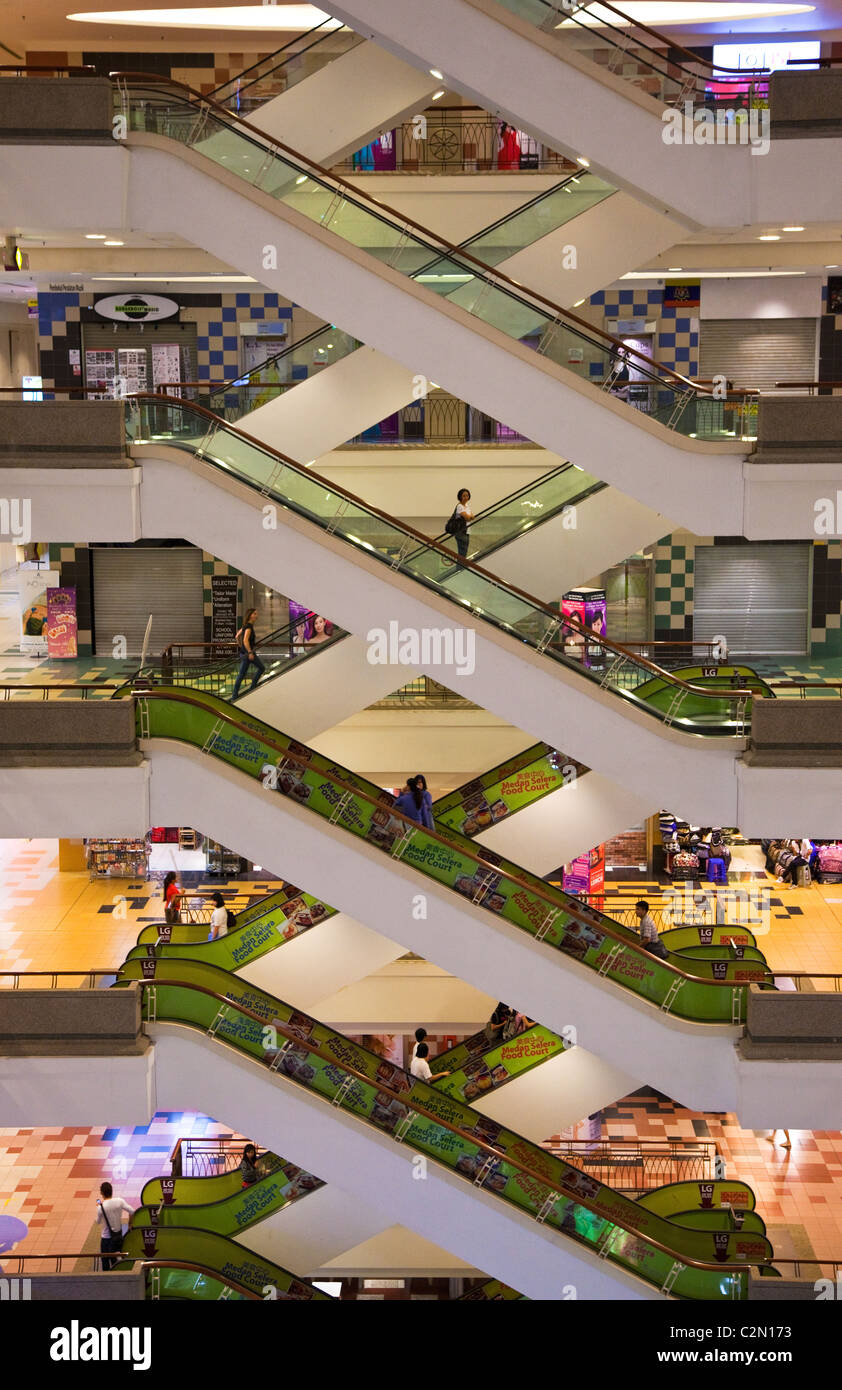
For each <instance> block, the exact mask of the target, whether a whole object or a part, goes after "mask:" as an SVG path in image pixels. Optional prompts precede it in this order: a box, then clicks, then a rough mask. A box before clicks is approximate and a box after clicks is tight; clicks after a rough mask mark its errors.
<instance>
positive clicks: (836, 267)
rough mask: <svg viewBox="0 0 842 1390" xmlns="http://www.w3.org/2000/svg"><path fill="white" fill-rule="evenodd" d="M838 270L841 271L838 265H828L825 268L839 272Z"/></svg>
mask: <svg viewBox="0 0 842 1390" xmlns="http://www.w3.org/2000/svg"><path fill="white" fill-rule="evenodd" d="M838 269H839V266H838V265H826V266H825V270H838Z"/></svg>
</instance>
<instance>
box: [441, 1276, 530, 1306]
mask: <svg viewBox="0 0 842 1390" xmlns="http://www.w3.org/2000/svg"><path fill="white" fill-rule="evenodd" d="M456 1301H457V1303H489V1302H494V1303H499V1302H506V1303H512V1302H520V1303H529V1301H530V1300H529V1299H528V1298H527V1297H526V1294H524V1293H518V1291H517V1289H512V1288H510V1287H509V1285H508V1284H501V1283H500V1280H499V1279H489V1281H488V1283H487V1284H477V1286H476V1288H473V1289H469V1290H468V1292H467V1293H462V1294H460V1295H459V1297H458V1299H457V1300H456Z"/></svg>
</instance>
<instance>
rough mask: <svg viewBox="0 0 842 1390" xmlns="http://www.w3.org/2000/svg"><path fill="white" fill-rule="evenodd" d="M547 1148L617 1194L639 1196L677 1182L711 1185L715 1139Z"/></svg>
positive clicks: (550, 1144) (583, 1142) (571, 1142)
mask: <svg viewBox="0 0 842 1390" xmlns="http://www.w3.org/2000/svg"><path fill="white" fill-rule="evenodd" d="M544 1147H545V1148H546V1149H547V1150H548V1151H549V1152H550V1153H554V1154H556V1155H557V1156H558V1157H559V1158H563V1159H564V1160H565V1161H566V1162H567V1163H572V1164H574V1165H575V1167H577V1168H581V1169H582V1170H583V1171H584V1172H586V1173H591V1174H592V1175H593V1176H594V1177H596V1178H598V1179H599V1181H600V1182H604V1183H606V1184H607V1185H608V1186H609V1187H614V1188H616V1189H617V1191H618V1192H626V1193H628V1194H629V1195H634V1196H639V1195H640V1194H641V1193H643V1192H650V1191H651V1190H652V1189H653V1188H656V1187H664V1186H666V1184H667V1183H674V1182H711V1181H712V1180H713V1179H714V1177H715V1176H716V1171H717V1169H716V1159H717V1156H718V1153H719V1148H718V1145H717V1143H716V1141H715V1140H714V1139H555V1140H548V1141H547V1143H546V1144H545V1145H544Z"/></svg>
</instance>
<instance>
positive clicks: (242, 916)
mask: <svg viewBox="0 0 842 1390" xmlns="http://www.w3.org/2000/svg"><path fill="white" fill-rule="evenodd" d="M285 886H286V885H285ZM284 901H285V899H284V889H283V888H280V889H278V890H277V891H276V892H274V893H267V895H266V897H265V898H259V899H258V900H257V902H254V903H252V904H251V905H250V906H249V907H246V908H244V909H243V911H242V912H238V913H237V914H236V917H237V927H236V930H238V931H239V929H240V928H241V927H247V926H249V925H250V924H251V923H252V922H254V921H257V919H258V918H259V917H263V916H264V915H265V914H266V913H267V912H271V911H272V909H273V908H274V907H276V906H277V905H278V903H282V902H284ZM208 930H209V928H208V924H207V923H206V922H174V923H173V924H172V926H171V925H170V924H169V923H168V922H153V923H151V924H150V925H149V926H146V927H143V928H142V929H141V931H140V932H138V937H137V943H136V944H137V945H138V946H147V945H154V944H156V943H158V942H160V941H162V939H163V938H166V944H168V945H183V944H184V943H185V942H194V941H196V942H201V941H207V939H208Z"/></svg>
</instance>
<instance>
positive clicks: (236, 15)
mask: <svg viewBox="0 0 842 1390" xmlns="http://www.w3.org/2000/svg"><path fill="white" fill-rule="evenodd" d="M67 18H68V19H73V20H77V21H80V22H82V23H86V24H145V25H151V26H152V27H153V28H154V29H163V28H171V29H172V28H181V29H275V30H277V29H285V30H289V31H292V32H297V33H300V32H302V31H304V30H308V29H314V28H315V27H316V25H320V26H323V28H324V29H341V28H342V20H341V19H331V18H330V16H329V15H326V14H325V12H324V10H319V9H316V7H315V6H314V5H242V6H240V5H206V6H200V7H198V8H197V9H194V10H182V9H178V10H177V9H160V10H139V9H133V10H109V11H95V10H88V11H83V12H81V13H79V14H70V15H68V16H67Z"/></svg>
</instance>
